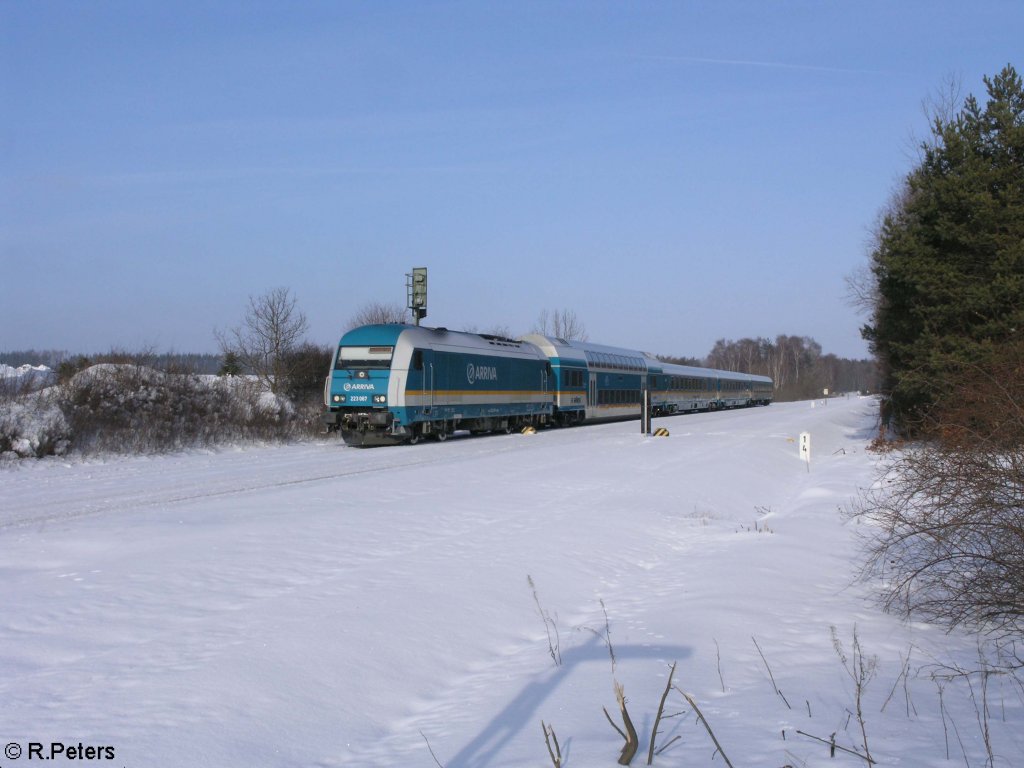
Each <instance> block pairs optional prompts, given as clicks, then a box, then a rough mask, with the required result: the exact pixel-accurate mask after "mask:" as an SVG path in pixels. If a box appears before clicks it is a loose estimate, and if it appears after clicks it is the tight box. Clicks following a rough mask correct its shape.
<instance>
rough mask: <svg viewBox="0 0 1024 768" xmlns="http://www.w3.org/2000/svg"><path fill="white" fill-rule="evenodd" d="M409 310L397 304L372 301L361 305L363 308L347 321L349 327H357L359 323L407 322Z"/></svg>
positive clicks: (386, 323) (385, 323)
mask: <svg viewBox="0 0 1024 768" xmlns="http://www.w3.org/2000/svg"><path fill="white" fill-rule="evenodd" d="M408 322H409V311H408V310H407V309H406V308H405V307H403V306H401V305H399V304H385V303H383V302H380V301H373V302H370V303H369V304H365V305H363V308H362V309H360V310H359V311H358V312H356V314H355V315H353V316H352V319H351V320H349V321H348V327H349V328H357V327H359V326H360V325H388V324H391V323H408Z"/></svg>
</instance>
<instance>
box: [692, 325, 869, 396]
mask: <svg viewBox="0 0 1024 768" xmlns="http://www.w3.org/2000/svg"><path fill="white" fill-rule="evenodd" d="M703 364H704V365H705V366H707V367H708V368H718V369H721V370H726V371H743V372H745V373H753V374H757V375H759V376H770V377H771V379H772V381H773V382H775V399H776V400H808V399H811V398H815V397H821V396H823V395H824V394H825V393H826V390H827V392H828V393H829V394H834V393H840V392H865V393H866V392H875V391H877V386H878V375H877V367H876V365H875V363H874V361H872V360H851V359H848V358H841V357H837V356H836V355H833V354H826V353H824V352H823V351H822V348H821V344H819V343H818V342H816V341H815V340H814V339H812V338H810V337H809V336H786V335H780V336H776V337H775V339H774V341H773V340H771V339H767V338H757V339H740V340H739V341H729V340H726V339H719V340H718V341H716V342H715V345H714V347H713V348H712V349H711V352H710V353H709V354H708V356H707V357H706V358H705V359H704V361H703Z"/></svg>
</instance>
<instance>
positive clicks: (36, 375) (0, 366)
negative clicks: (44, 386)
mask: <svg viewBox="0 0 1024 768" xmlns="http://www.w3.org/2000/svg"><path fill="white" fill-rule="evenodd" d="M54 376H55V374H54V372H53V370H52V369H51V368H49V367H47V366H45V365H29V364H28V363H26V364H25V365H19V366H18V367H14V366H12V365H7V363H0V379H8V380H9V379H28V380H29V381H39V382H47V381H50V380H51V379H53V378H54Z"/></svg>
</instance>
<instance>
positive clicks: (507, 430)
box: [501, 422, 516, 435]
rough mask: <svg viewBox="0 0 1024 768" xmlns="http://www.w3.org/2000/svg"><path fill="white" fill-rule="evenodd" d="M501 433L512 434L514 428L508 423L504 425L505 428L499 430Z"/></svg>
mask: <svg viewBox="0 0 1024 768" xmlns="http://www.w3.org/2000/svg"><path fill="white" fill-rule="evenodd" d="M501 431H502V432H503V433H504V434H506V435H511V434H512V433H513V432H515V431H516V428H515V427H513V426H512V424H511V422H509V423H506V424H505V426H504V427H502V428H501Z"/></svg>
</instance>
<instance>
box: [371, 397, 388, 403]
mask: <svg viewBox="0 0 1024 768" xmlns="http://www.w3.org/2000/svg"><path fill="white" fill-rule="evenodd" d="M387 401H388V396H387V395H374V396H373V402H375V403H386V402H387Z"/></svg>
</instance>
